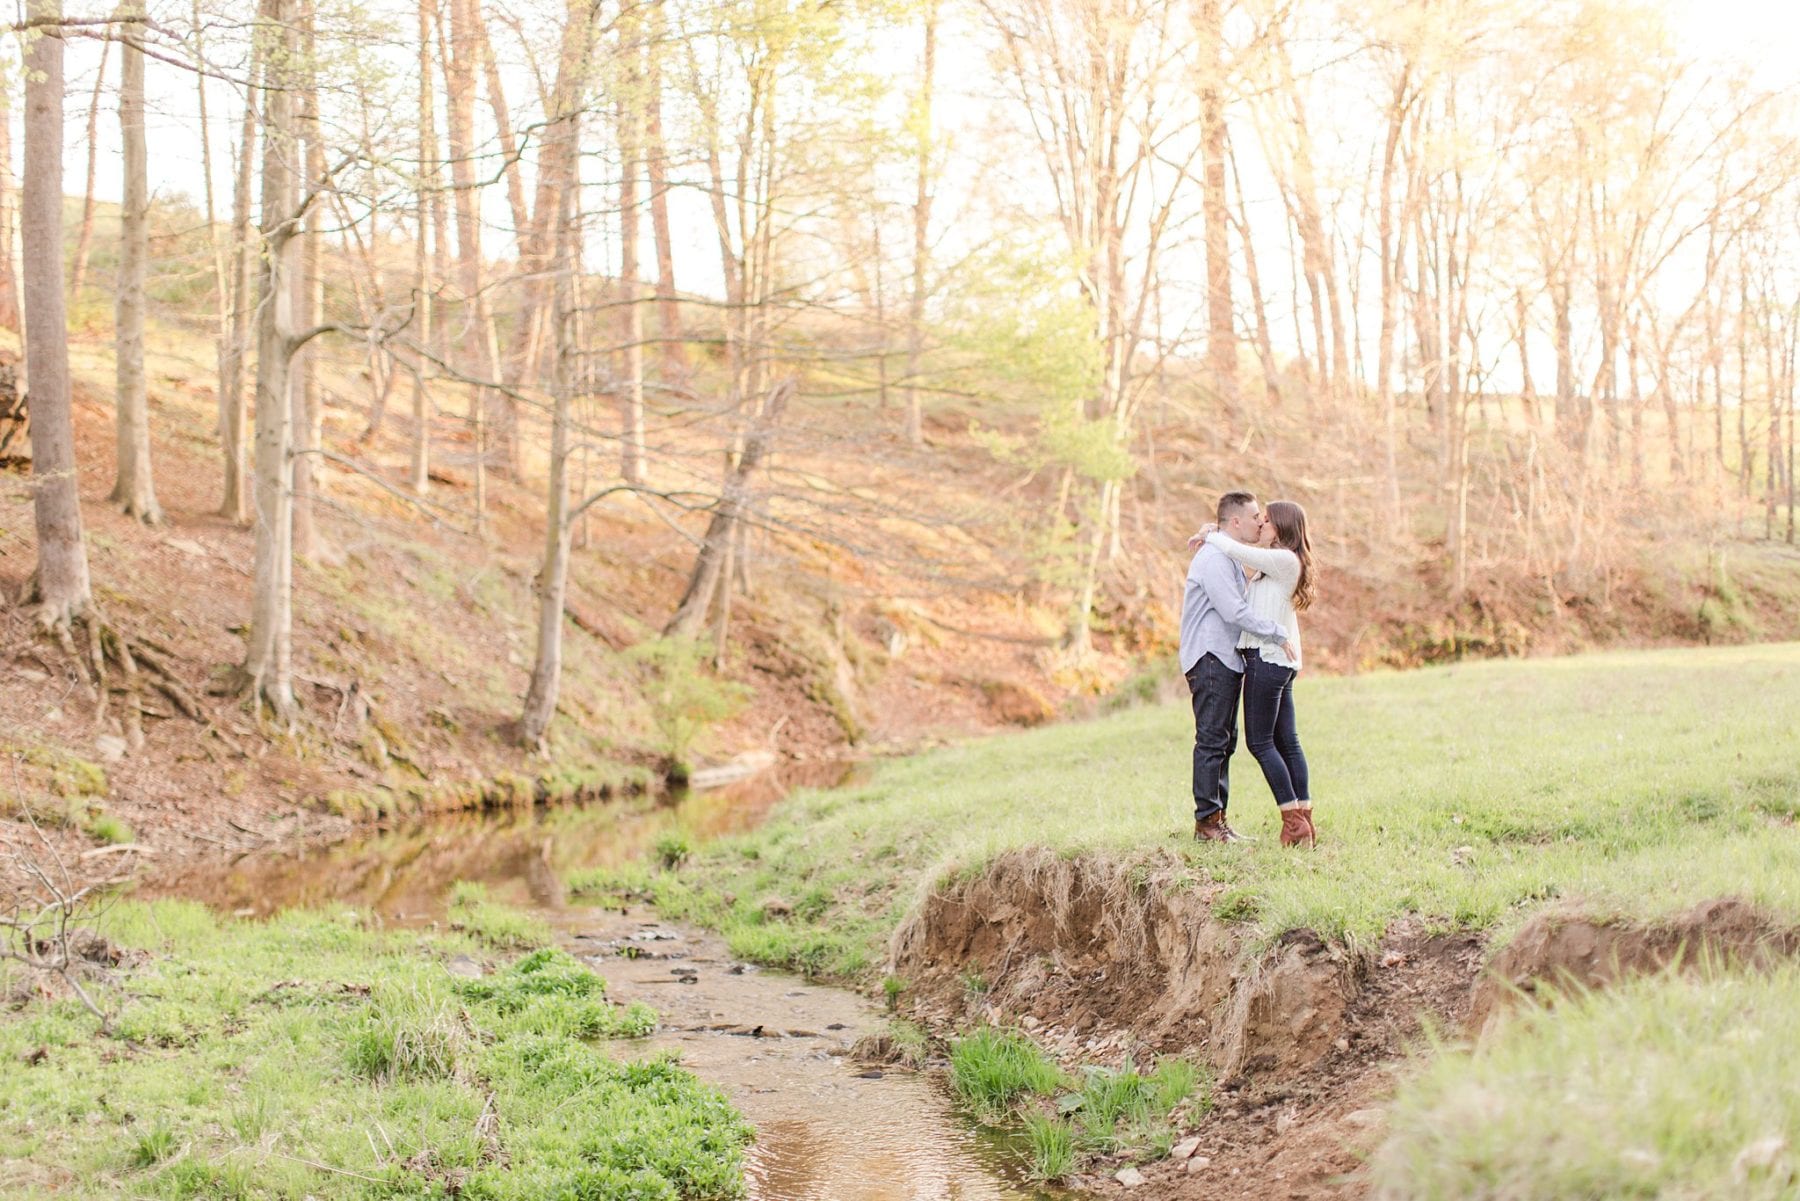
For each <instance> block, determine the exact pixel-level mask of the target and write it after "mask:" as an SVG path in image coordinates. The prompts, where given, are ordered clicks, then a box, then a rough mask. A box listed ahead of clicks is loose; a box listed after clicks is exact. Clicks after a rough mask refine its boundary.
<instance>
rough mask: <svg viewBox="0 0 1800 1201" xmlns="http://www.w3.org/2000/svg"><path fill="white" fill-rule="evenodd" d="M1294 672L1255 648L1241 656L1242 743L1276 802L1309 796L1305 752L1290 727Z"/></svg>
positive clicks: (1284, 802)
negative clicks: (1264, 655)
mask: <svg viewBox="0 0 1800 1201" xmlns="http://www.w3.org/2000/svg"><path fill="white" fill-rule="evenodd" d="M1296 674H1297V673H1296V672H1295V671H1294V669H1293V668H1291V667H1283V666H1281V665H1280V664H1279V663H1270V662H1269V661H1268V660H1267V659H1264V658H1263V657H1262V656H1261V655H1259V654H1257V653H1256V652H1255V651H1251V652H1249V653H1248V654H1246V655H1245V656H1244V745H1245V746H1247V747H1248V748H1249V750H1250V753H1251V754H1252V755H1255V756H1256V761H1257V763H1259V764H1261V765H1262V771H1263V779H1265V780H1267V781H1268V782H1269V791H1270V792H1272V793H1274V794H1275V803H1276V804H1278V805H1290V804H1292V803H1293V802H1295V801H1307V800H1311V799H1312V793H1311V792H1310V791H1309V786H1310V785H1309V781H1308V780H1307V778H1306V755H1305V754H1304V753H1303V752H1302V751H1301V750H1300V735H1299V733H1298V732H1297V731H1296V729H1295V728H1294V676H1295V675H1296Z"/></svg>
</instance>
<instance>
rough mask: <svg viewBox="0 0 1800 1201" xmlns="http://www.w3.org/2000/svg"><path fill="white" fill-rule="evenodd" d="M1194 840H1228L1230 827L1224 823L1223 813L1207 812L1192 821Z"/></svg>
mask: <svg viewBox="0 0 1800 1201" xmlns="http://www.w3.org/2000/svg"><path fill="white" fill-rule="evenodd" d="M1194 841H1195V842H1230V841H1231V827H1230V826H1227V825H1226V824H1225V814H1224V813H1222V812H1216V813H1209V814H1207V815H1206V816H1205V817H1202V818H1198V819H1196V820H1195V822H1194Z"/></svg>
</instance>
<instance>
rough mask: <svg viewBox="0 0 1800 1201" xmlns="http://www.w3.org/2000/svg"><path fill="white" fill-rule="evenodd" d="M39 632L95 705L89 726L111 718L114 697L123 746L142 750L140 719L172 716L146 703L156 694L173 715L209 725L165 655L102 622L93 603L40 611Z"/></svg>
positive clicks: (112, 625) (42, 608)
mask: <svg viewBox="0 0 1800 1201" xmlns="http://www.w3.org/2000/svg"><path fill="white" fill-rule="evenodd" d="M37 621H38V629H39V632H40V633H41V634H42V635H43V637H44V638H46V639H47V640H48V641H50V642H51V643H53V644H55V646H56V647H57V648H58V649H59V650H60V651H62V653H63V655H64V656H65V657H66V658H67V660H68V661H69V662H70V663H72V664H73V665H74V666H75V669H76V670H75V674H76V676H77V677H78V678H79V679H80V680H81V682H82V683H83V684H84V685H85V686H86V687H87V689H88V691H89V695H90V696H92V698H93V700H94V724H95V725H97V726H98V725H103V724H104V723H105V722H106V719H107V717H108V716H109V715H110V714H111V707H112V703H113V698H114V697H118V698H120V701H121V704H122V711H121V712H120V714H119V722H120V726H121V727H122V728H123V729H124V731H125V741H126V744H127V745H128V746H130V747H132V748H134V749H135V748H136V747H139V746H142V745H143V741H144V730H143V719H144V718H145V717H159V718H166V717H170V716H172V715H171V714H169V713H167V712H165V711H164V710H161V709H158V708H153V707H151V706H150V705H149V704H147V703H146V701H147V697H148V694H149V693H151V692H155V693H158V694H160V695H161V696H163V697H164V698H165V699H167V700H168V702H169V703H170V704H171V705H173V706H174V707H175V709H176V711H177V712H179V713H180V714H181V715H182V716H184V717H186V718H189V719H190V720H192V721H196V722H200V723H201V724H203V725H206V724H210V723H209V722H208V720H207V717H206V714H205V712H204V711H202V709H201V708H200V703H199V701H197V700H196V699H195V698H194V695H193V693H191V692H189V691H188V689H187V687H186V685H184V684H182V682H181V680H180V679H179V678H178V677H177V676H176V675H175V673H174V671H173V670H172V669H171V668H170V667H169V665H168V663H167V660H168V659H170V658H173V656H172V655H170V654H169V653H168V651H166V650H164V649H163V648H161V647H156V646H155V644H153V643H151V642H149V641H148V640H134V639H133V638H131V637H130V636H128V635H127V634H126V633H125V632H124V631H123V630H122V629H120V628H119V627H118V626H116V625H114V624H113V623H111V622H109V621H108V620H106V618H105V616H104V615H103V614H102V613H101V612H100V610H99V609H98V608H97V607H96V606H94V605H93V604H91V603H90V604H85V605H71V606H49V605H43V606H40V608H39V610H38V613H37Z"/></svg>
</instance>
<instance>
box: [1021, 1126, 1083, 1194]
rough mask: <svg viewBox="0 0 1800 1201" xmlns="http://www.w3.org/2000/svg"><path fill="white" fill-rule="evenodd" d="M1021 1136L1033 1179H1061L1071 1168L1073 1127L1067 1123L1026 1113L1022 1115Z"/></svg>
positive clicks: (1072, 1169) (1073, 1168)
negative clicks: (1023, 1118) (1022, 1130)
mask: <svg viewBox="0 0 1800 1201" xmlns="http://www.w3.org/2000/svg"><path fill="white" fill-rule="evenodd" d="M1025 1139H1026V1144H1027V1145H1028V1146H1029V1147H1030V1154H1031V1168H1030V1170H1031V1175H1032V1176H1033V1178H1035V1179H1037V1180H1061V1179H1062V1178H1063V1177H1065V1176H1067V1175H1068V1174H1069V1173H1070V1172H1073V1171H1074V1170H1075V1163H1076V1157H1075V1128H1074V1127H1073V1126H1071V1125H1069V1123H1067V1122H1065V1121H1062V1120H1061V1119H1059V1118H1053V1117H1050V1116H1048V1115H1047V1114H1041V1113H1034V1114H1030V1115H1028V1116H1027V1117H1026V1118H1025Z"/></svg>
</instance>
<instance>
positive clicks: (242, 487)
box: [219, 0, 270, 525]
mask: <svg viewBox="0 0 1800 1201" xmlns="http://www.w3.org/2000/svg"><path fill="white" fill-rule="evenodd" d="M269 2H270V0H262V3H261V5H260V6H259V12H260V13H263V14H265V15H266V13H267V9H268V4H269ZM264 60H265V50H264V47H263V45H262V39H261V38H258V39H256V46H255V48H254V49H253V51H252V57H251V66H250V93H249V96H247V97H246V98H245V102H244V127H243V133H242V135H241V138H240V140H239V145H238V157H237V172H236V176H235V178H234V179H233V181H232V195H231V242H232V246H231V320H230V326H229V328H228V329H227V331H226V333H225V336H224V337H223V338H222V339H221V340H220V343H219V444H220V448H221V450H222V451H223V453H224V458H225V496H224V499H223V500H222V501H221V502H220V505H219V515H220V516H221V517H223V518H225V520H227V521H229V522H232V523H233V524H236V525H243V524H244V523H245V522H247V521H249V520H250V492H251V485H250V479H249V463H248V462H247V461H246V458H245V440H244V433H245V427H247V426H248V425H249V424H250V406H249V401H248V399H247V397H246V396H245V393H244V358H245V354H246V352H247V351H248V350H249V347H250V308H251V306H250V251H251V245H250V243H251V231H250V203H251V190H250V184H251V181H252V180H253V179H254V178H255V167H254V164H255V161H256V105H255V103H254V102H253V100H252V99H251V97H254V96H256V95H257V94H258V89H260V88H261V87H262V77H263V72H264V71H266V70H267V69H268V67H267V63H266V62H265V61H264Z"/></svg>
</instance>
